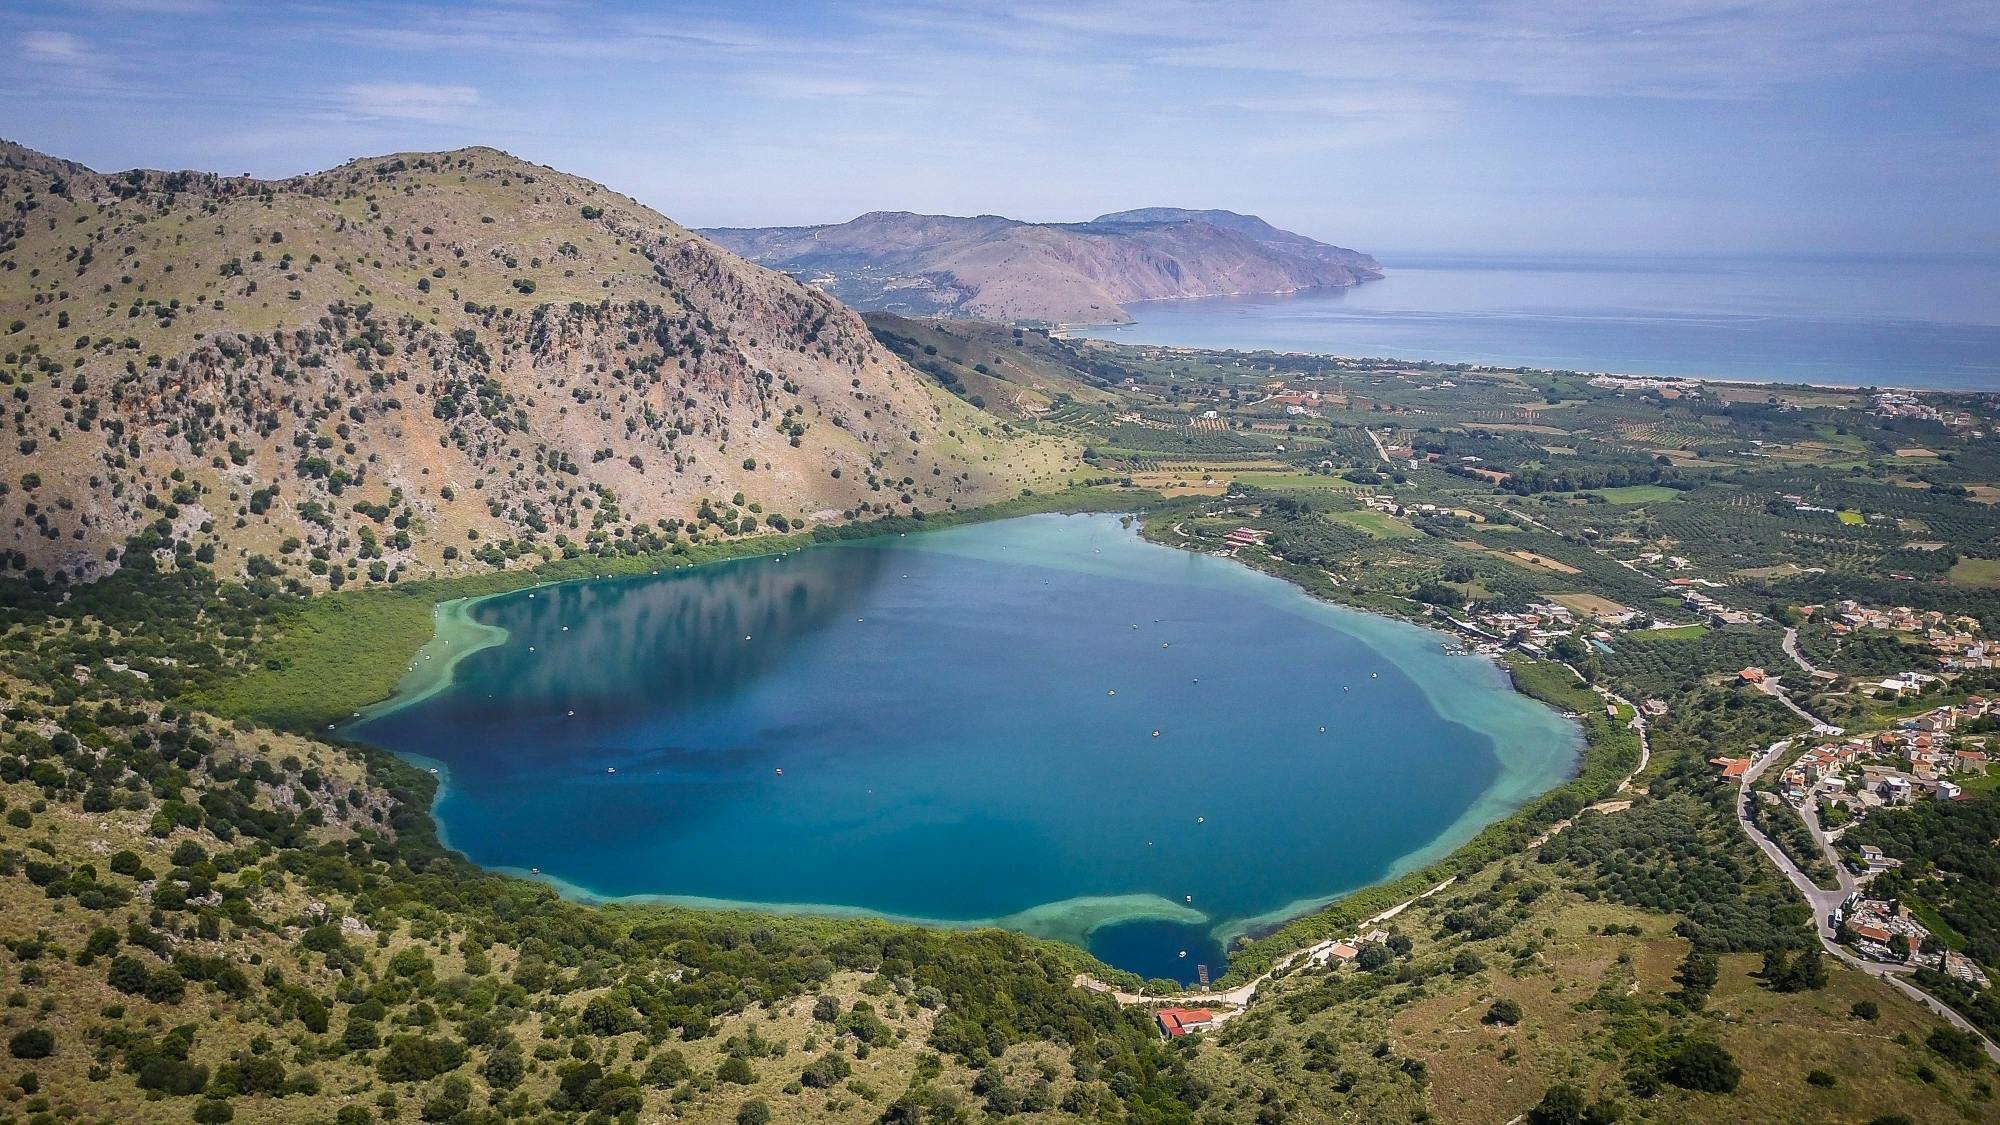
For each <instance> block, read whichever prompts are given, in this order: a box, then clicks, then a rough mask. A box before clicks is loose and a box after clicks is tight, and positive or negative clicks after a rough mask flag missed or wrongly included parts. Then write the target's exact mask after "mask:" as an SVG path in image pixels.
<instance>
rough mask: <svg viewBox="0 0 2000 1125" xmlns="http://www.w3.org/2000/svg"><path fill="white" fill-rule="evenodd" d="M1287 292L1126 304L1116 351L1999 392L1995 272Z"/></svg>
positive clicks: (1527, 269)
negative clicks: (1299, 355) (1132, 348)
mask: <svg viewBox="0 0 2000 1125" xmlns="http://www.w3.org/2000/svg"><path fill="white" fill-rule="evenodd" d="M1384 268H1385V269H1386V270H1387V276H1386V277H1384V278H1383V279H1382V280H1380V281H1372V282H1368V283H1366V284H1363V285H1360V286H1357V287H1355V288H1352V289H1331V290H1316V291H1310V292H1306V293H1300V294H1295V295H1291V296H1275V297H1273V296H1260V297H1224V298H1209V299H1202V300H1190V301H1142V302H1136V303H1133V304H1131V305H1128V306H1127V309H1128V311H1130V312H1131V314H1132V315H1133V317H1134V318H1135V319H1136V321H1137V323H1135V324H1131V325H1126V326H1121V327H1097V328H1080V329H1075V330H1073V331H1074V333H1075V334H1077V335H1084V336H1094V337H1098V338H1101V339H1106V340H1115V341H1119V342H1123V343H1145V344H1167V345H1174V346H1179V347H1194V348H1218V349H1239V350H1245V351H1255V350H1264V349H1269V350H1274V351H1296V352H1311V353H1316V354H1326V355H1341V356H1355V357H1383V358H1388V357H1393V358H1397V359H1404V360H1432V361H1438V362H1448V363H1473V364H1485V365H1491V366H1500V367H1535V368H1548V369H1558V370H1573V371H1593V372H1616V373H1622V374H1642V375H1671V376H1680V377H1706V378H1714V379H1724V380H1737V381H1747V382H1782V383H1813V384H1819V385H1828V386H1883V387H1907V388H1926V389H1935V390H2000V259H1994V258H1989V257H1922V258H1916V257H1863V256H1849V257H1816V258H1711V257H1682V258H1662V257H1608V256H1589V257H1583V256H1570V257H1524V256H1494V255H1406V256H1401V257H1398V256H1395V255H1388V256H1386V257H1385V258H1384Z"/></svg>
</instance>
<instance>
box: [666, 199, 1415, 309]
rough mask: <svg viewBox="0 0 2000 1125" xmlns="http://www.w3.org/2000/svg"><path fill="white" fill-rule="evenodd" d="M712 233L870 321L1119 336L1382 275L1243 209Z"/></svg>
mask: <svg viewBox="0 0 2000 1125" xmlns="http://www.w3.org/2000/svg"><path fill="white" fill-rule="evenodd" d="M701 233H702V234H705V235H707V236H708V237H709V238H711V239H713V240H715V241H716V242H717V243H719V244H721V245H722V246H725V247H727V248H729V249H730V250H733V251H735V252H737V253H739V254H741V255H743V256H744V257H746V258H748V259H750V260H751V261H753V262H757V263H759V264H762V265H767V266H772V267H774V268H777V269H782V270H785V271H787V272H789V273H791V274H793V275H795V276H797V277H799V278H800V279H802V280H804V281H807V282H809V283H811V284H813V285H816V286H819V287H820V288H822V289H825V290H826V291H828V292H830V293H832V294H834V295H835V296H837V297H839V298H840V299H841V300H843V301H845V302H847V303H848V304H851V305H853V306H855V307H856V308H860V309H870V310H883V311H888V312H897V313H904V314H907V315H916V316H938V315H943V316H953V317H974V318H980V319H985V320H998V321H1010V322H1017V323H1018V322H1028V323H1040V324H1117V323H1124V322H1126V321H1129V320H1130V319H1131V315H1130V314H1129V313H1127V312H1126V311H1125V309H1124V307H1123V306H1124V304H1125V302H1127V301H1146V300H1157V299H1160V298H1169V297H1213V296H1221V295H1225V294H1231V293H1291V292H1295V291H1298V290H1301V289H1313V288H1320V287H1326V286H1349V285H1358V284H1360V283H1361V282H1363V281H1369V280H1372V279H1375V278H1379V277H1381V276H1382V267H1381V265H1380V264H1379V263H1377V262H1376V261H1375V259H1373V258H1371V257H1369V256H1368V255H1366V254H1362V253H1360V252H1358V251H1354V250H1348V249H1344V248H1342V247H1339V246H1329V245H1327V244H1326V243H1323V242H1316V241H1314V240H1313V239H1310V238H1307V237H1305V236H1304V235H1300V234H1294V233H1292V232H1291V231H1286V230H1280V229H1278V228H1277V227H1274V226H1272V225H1270V224H1269V223H1266V222H1265V221H1264V220H1262V219H1259V218H1257V217H1255V216H1252V215H1239V214H1237V213H1236V212H1234V211H1188V210H1182V209H1180V208H1175V207H1150V208H1144V209H1141V210H1137V211H1120V212H1117V213H1114V214H1110V215H1102V216H1099V217H1098V218H1096V219H1094V220H1092V221H1090V222H1088V223H1026V222H1020V221H1018V220H1015V219H1006V218H1001V217H1000V216H997V215H980V216H976V217H973V218H955V217H952V216H948V215H916V214H911V213H909V212H906V211H875V212H870V213H869V214H866V215H862V216H861V217H860V218H857V219H854V220H852V221H850V222H845V223H839V224H835V225H831V226H816V227H727V228H717V229H712V230H704V231H702V232H701Z"/></svg>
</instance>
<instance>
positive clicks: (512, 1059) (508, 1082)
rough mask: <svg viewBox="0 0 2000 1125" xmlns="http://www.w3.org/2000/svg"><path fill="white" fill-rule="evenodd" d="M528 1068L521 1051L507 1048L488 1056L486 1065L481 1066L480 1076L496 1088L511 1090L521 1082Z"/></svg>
mask: <svg viewBox="0 0 2000 1125" xmlns="http://www.w3.org/2000/svg"><path fill="white" fill-rule="evenodd" d="M526 1070H527V1068H526V1067H525V1066H523V1065H522V1063H521V1052H519V1051H516V1050H513V1049H512V1048H506V1049H502V1050H498V1051H495V1052H493V1053H492V1054H490V1055H488V1056H486V1065H485V1066H483V1067H480V1068H479V1076H480V1077H481V1078H484V1079H486V1084H487V1085H488V1086H491V1087H493V1088H494V1089H496V1090H511V1089H513V1088H514V1087H516V1086H519V1085H520V1084H521V1076H522V1075H523V1074H524V1073H526Z"/></svg>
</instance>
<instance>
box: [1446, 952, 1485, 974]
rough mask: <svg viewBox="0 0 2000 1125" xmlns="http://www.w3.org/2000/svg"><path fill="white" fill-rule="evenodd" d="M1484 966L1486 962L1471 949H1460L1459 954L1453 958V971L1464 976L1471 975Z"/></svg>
mask: <svg viewBox="0 0 2000 1125" xmlns="http://www.w3.org/2000/svg"><path fill="white" fill-rule="evenodd" d="M1484 968H1486V962H1485V961H1484V960H1482V959H1481V958H1480V956H1479V954H1477V953H1474V952H1473V951H1472V950H1470V949H1461V950H1459V951H1458V956H1456V957H1454V958H1452V959H1451V971H1452V972H1454V973H1456V974H1458V975H1459V976H1462V977H1469V976H1471V975H1472V974H1474V973H1476V972H1479V971H1480V970H1482V969H1484Z"/></svg>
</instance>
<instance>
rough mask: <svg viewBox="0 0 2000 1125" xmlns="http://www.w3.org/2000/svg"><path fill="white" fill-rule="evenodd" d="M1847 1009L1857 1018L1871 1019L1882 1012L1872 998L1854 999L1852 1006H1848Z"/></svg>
mask: <svg viewBox="0 0 2000 1125" xmlns="http://www.w3.org/2000/svg"><path fill="white" fill-rule="evenodd" d="M1848 1011H1849V1012H1852V1013H1853V1014H1854V1018H1855V1019H1858V1020H1871V1021H1872V1020H1874V1019H1875V1018H1876V1017H1877V1016H1879V1015H1881V1014H1882V1009H1881V1007H1880V1006H1879V1005H1877V1004H1876V1003H1875V1001H1873V1000H1856V1001H1855V1002H1854V1006H1853V1007H1852V1008H1849V1009H1848Z"/></svg>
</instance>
